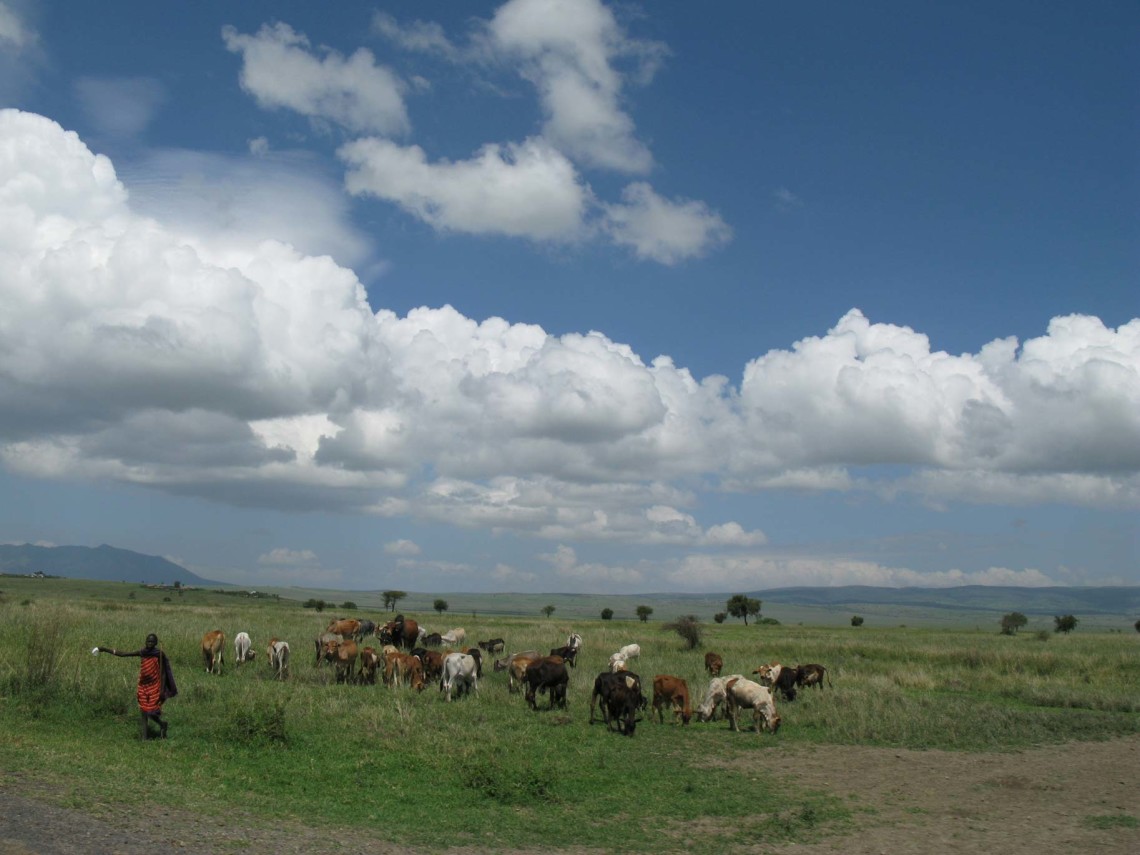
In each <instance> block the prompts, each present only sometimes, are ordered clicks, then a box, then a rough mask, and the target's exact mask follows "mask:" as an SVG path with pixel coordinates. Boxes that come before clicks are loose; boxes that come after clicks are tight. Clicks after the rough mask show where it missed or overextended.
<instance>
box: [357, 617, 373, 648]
mask: <svg viewBox="0 0 1140 855" xmlns="http://www.w3.org/2000/svg"><path fill="white" fill-rule="evenodd" d="M375 632H376V623H375V622H374V621H370V620H368V619H367V618H365V619H364V620H362V621H361V622H360V626H359V627H358V628H357V630H356V634H355V635H354V636H353V640H354V641H356V642H357V643H358V644H359V643H360V642H362V641H364V637H365V636H366V635H373V634H375Z"/></svg>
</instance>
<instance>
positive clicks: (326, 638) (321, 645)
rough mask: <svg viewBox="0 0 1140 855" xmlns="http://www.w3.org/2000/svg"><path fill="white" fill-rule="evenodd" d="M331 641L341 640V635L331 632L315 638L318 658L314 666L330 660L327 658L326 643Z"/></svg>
mask: <svg viewBox="0 0 1140 855" xmlns="http://www.w3.org/2000/svg"><path fill="white" fill-rule="evenodd" d="M330 641H340V636H339V635H333V634H332V633H331V632H326V633H323V634H322V635H319V636H317V637H316V638H314V639H313V644H314V646H315V647H316V648H317V658H316V660H315V661H314V662H313V667H314V668H316V667H318V666H319V665H321V664H322V663H324V662H328V661H329V660H327V659H325V655H324V654H325V645H326V644H327V643H328V642H330Z"/></svg>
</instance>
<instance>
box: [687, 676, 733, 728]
mask: <svg viewBox="0 0 1140 855" xmlns="http://www.w3.org/2000/svg"><path fill="white" fill-rule="evenodd" d="M743 679H744V675H743V674H730V675H728V676H727V677H713V678H712V679H711V680H709V688H708V691H707V692H705V699H704V700H703V701H701V705H700V706H699V707H697V721H712V720H713V718H714V717H715V716H716V711H717V708H718V707H719V706H720V705H721V704H722V703H723V702H724V699H725V698H726V697H727V695H728V693H727V691H726V690H725V688H724V686H725V683H727V682H728V681H729V680H743Z"/></svg>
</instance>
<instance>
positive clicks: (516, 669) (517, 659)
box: [495, 650, 542, 694]
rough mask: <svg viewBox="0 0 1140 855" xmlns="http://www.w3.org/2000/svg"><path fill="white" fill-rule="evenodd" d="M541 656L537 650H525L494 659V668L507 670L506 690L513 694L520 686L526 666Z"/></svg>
mask: <svg viewBox="0 0 1140 855" xmlns="http://www.w3.org/2000/svg"><path fill="white" fill-rule="evenodd" d="M541 658H542V654H541V653H539V652H538V651H537V650H525V651H523V652H522V653H515V654H512V655H511V656H508V657H506V658H505V659H496V660H495V670H496V671H506V672H507V691H509V692H511V693H512V694H513V693H514V692H517V691H518V690H519V687H520V686H522V682H523V676H524V675H525V674H526V669H527V666H529V665H530V664H531V663H532V662H537V661H538V660H539V659H541Z"/></svg>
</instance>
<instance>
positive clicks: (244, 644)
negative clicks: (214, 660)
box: [234, 632, 254, 665]
mask: <svg viewBox="0 0 1140 855" xmlns="http://www.w3.org/2000/svg"><path fill="white" fill-rule="evenodd" d="M253 656H254V651H253V641H251V640H250V637H249V633H248V632H239V633H238V634H237V635H235V636H234V662H236V663H237V664H238V665H240V664H241V663H242V662H252V661H253Z"/></svg>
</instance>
